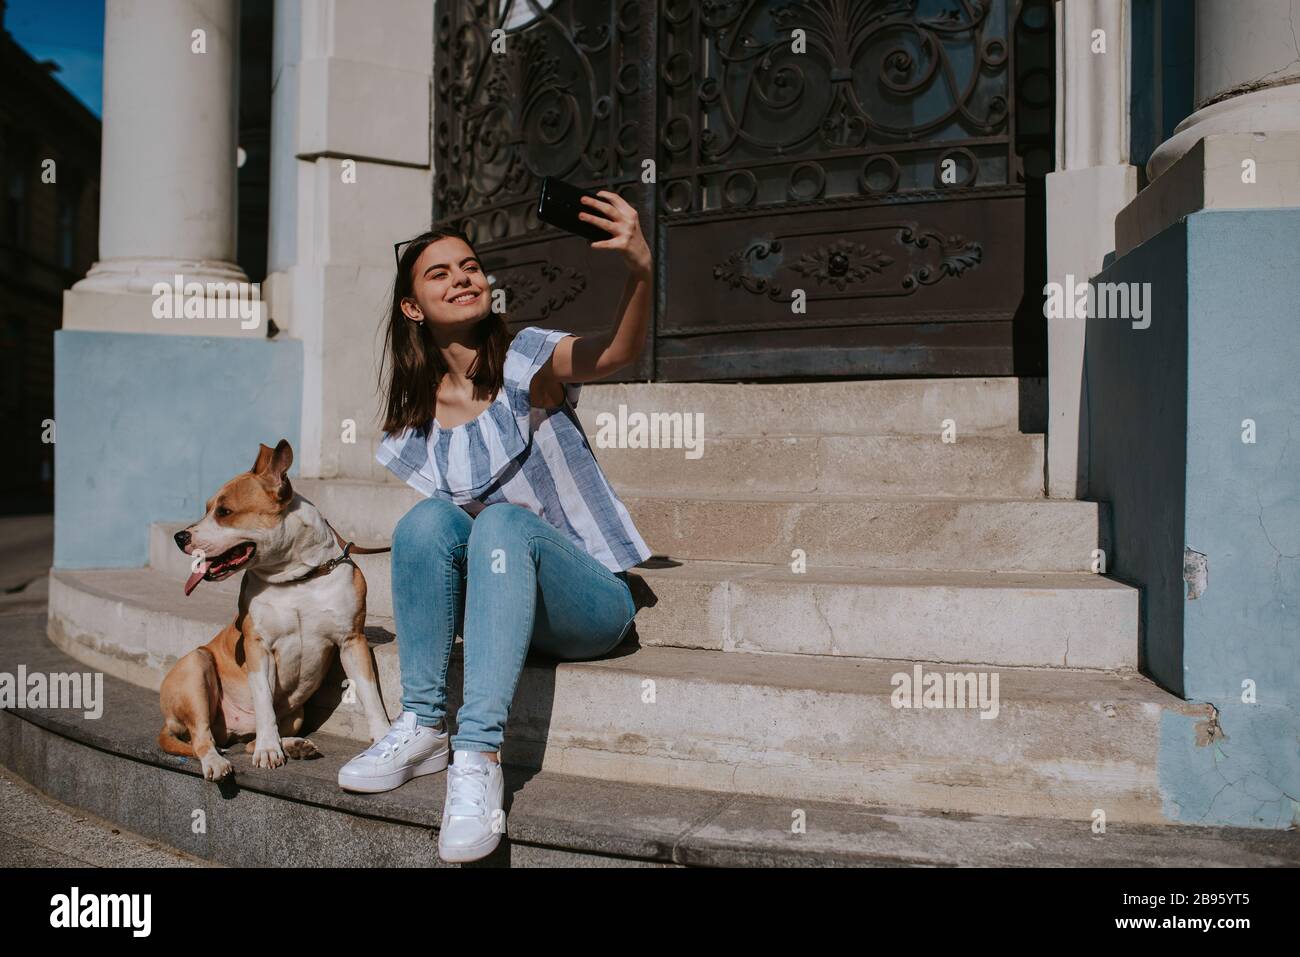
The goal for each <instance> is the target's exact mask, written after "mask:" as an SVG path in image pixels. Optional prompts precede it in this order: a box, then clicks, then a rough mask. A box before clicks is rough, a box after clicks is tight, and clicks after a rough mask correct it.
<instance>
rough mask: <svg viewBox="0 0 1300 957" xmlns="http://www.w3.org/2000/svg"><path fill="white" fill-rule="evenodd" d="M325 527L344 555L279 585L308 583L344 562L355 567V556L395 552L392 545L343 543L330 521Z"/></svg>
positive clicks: (341, 537) (326, 522)
mask: <svg viewBox="0 0 1300 957" xmlns="http://www.w3.org/2000/svg"><path fill="white" fill-rule="evenodd" d="M322 519H324V516H322ZM325 526H326V527H327V528H328V529H329V530H330V531H331V532H333V533H334V540H335V541H336V542H338V545H339V548H341V549H343V554H342V555H339V556H337V557H335V558H331V559H330V560H329V561H327V562H324V563H322V564H320V565H317V566H316V567H315V568H313V569H311V570H310V571H308V572H307V573H306V574H305V575H299V576H298V577H297V578H291V579H289V580H288V581H285V582H280V583H279V584H281V585H292V584H294V583H296V582H302V581H306V580H307V579H309V578H315V577H316V576H317V575H324V574H326V573H328V572H332V571H333V570H334V569H335V568H337V567H338V566H339V565H342V564H343V563H344V562H347V563H348V564H349V565H355V564H356V563H355V562H353V561H352V556H353V554H357V555H382V554H383V553H384V552H391V551H392V550H393V547H392V546H391V545H387V546H385V547H384V548H364V547H362V546H361V545H358V544H357V543H356V542H352V541H348V542H345V541H343V536H342V535H340V534H339V533H338V531H337V530H336V529H335V528H334V526H333V525H331V524H330V523H329V521H328V520H326V521H325Z"/></svg>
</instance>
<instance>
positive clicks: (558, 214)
mask: <svg viewBox="0 0 1300 957" xmlns="http://www.w3.org/2000/svg"><path fill="white" fill-rule="evenodd" d="M583 196H596V191H595V190H590V189H579V188H578V187H577V186H574V185H573V184H571V183H566V182H564V180H560V179H555V178H554V177H552V176H548V177H546V178H545V179H543V180H542V192H541V195H540V196H539V197H538V199H537V218H538V219H540V220H541V221H542V222H544V223H549V224H550V225H552V226H558V227H559V228H560V229H563V230H564V231H565V232H569V233H573V234H574V235H575V236H581V237H582V238H583V239H586V240H590V241H591V242H593V243H596V242H600V241H601V240H602V239H609V238H610V234H609V233H608V232H607V231H606V230H604V229H601V228H600V227H599V226H597V225H596V224H594V223H588V222H584V221H583V220H581V219H579V218H578V214H579V213H586V212H591V208H590V207H589V206H586V205H584V204H583V202H582V197H583Z"/></svg>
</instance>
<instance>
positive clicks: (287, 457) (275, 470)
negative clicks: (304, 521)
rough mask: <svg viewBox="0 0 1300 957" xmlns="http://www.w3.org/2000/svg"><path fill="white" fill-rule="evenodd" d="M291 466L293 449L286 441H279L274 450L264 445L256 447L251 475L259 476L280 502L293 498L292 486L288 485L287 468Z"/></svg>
mask: <svg viewBox="0 0 1300 957" xmlns="http://www.w3.org/2000/svg"><path fill="white" fill-rule="evenodd" d="M291 465H293V447H292V446H291V445H289V442H288V440H287V439H281V440H280V441H279V442H278V443H277V444H276V446H275V448H274V449H269V448H267V447H266V446H265V445H259V446H258V452H257V461H256V462H254V463H253V474H255V475H260V476H261V477H262V478H263V479H264V480H265V481H266V483H267V485H268V486H270V487H271V488H273V489H275V496H276V498H278V499H279V500H280V501H281V502H287V501H288V500H289V499H290V498H292V497H293V486H292V485H290V484H289V467H290V466H291Z"/></svg>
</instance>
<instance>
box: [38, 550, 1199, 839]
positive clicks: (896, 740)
mask: <svg viewBox="0 0 1300 957" xmlns="http://www.w3.org/2000/svg"><path fill="white" fill-rule="evenodd" d="M179 586H180V583H179V582H176V581H174V580H172V579H169V578H166V577H164V576H163V575H161V574H160V573H159V572H157V571H155V570H153V569H133V570H120V569H109V570H97V571H83V572H71V571H63V570H54V571H52V572H51V581H50V619H49V622H50V623H49V627H50V637H51V639H52V640H53V641H54V642H55V643H56V644H57V645H58V646H59V647H60V648H61V649H63V650H64V651H65V652H67V653H68V654H70V655H72V656H73V657H75V658H77V659H78V660H80V661H83V662H86V663H87V664H89V665H91V666H93V667H97V668H100V669H102V670H104V671H106V672H108V673H109V674H112V675H115V676H117V677H121V678H124V679H126V680H130V681H133V682H134V683H137V684H140V685H144V686H146V687H151V688H156V687H157V686H158V684H159V683H160V681H161V678H162V675H163V674H164V673H165V671H166V669H167V668H168V667H170V665H171V663H172V662H174V661H175V660H176V659H177V658H178V657H179V656H180V655H182V654H184V653H186V652H188V651H189V650H190V649H192V648H193V647H195V646H196V645H198V644H201V643H203V642H206V641H207V640H208V639H209V638H210V637H211V636H212V635H213V634H215V632H216V630H217V629H218V628H219V627H221V625H222V624H224V623H226V622H228V621H230V620H232V619H233V616H234V613H235V602H234V589H233V587H225V586H216V587H213V586H203V588H200V589H199V591H197V592H196V593H195V594H194V595H193V596H191V597H190V598H189V599H184V598H183V597H182V595H181V591H180V587H179ZM205 588H206V589H208V590H207V591H206V592H205V591H204V589H205ZM390 628H391V623H388V622H384V621H382V620H379V619H377V620H376V621H375V622H374V623H373V625H372V627H371V628H369V629H368V634H369V635H370V637H371V639H372V642H373V643H374V650H375V658H376V661H377V663H378V668H379V674H380V681H381V685H382V688H383V694H384V700H385V701H386V702H387V703H388V707H389V709H390V711H391V709H392V708H393V707H394V705H395V703H396V702H397V701H398V700H399V697H400V695H399V692H398V687H399V680H398V673H397V653H396V648H395V643H394V641H393V640H392V636H391V632H390V631H389V629H390ZM918 667H923V666H921V665H914V664H913V663H912V662H910V661H870V660H864V659H849V658H826V657H818V656H812V655H787V654H747V653H735V654H723V653H719V652H717V651H710V650H696V649H682V648H658V647H637V646H635V645H634V644H633V643H625V644H624V645H623V646H622V647H621V648H620V649H618V650H617V651H616V652H615V653H614V654H613V655H611V656H610V657H608V658H604V659H601V660H599V661H587V662H563V663H555V662H553V661H547V660H535V659H530V661H529V663H528V665H527V666H526V667H525V669H524V673H523V675H522V676H521V679H520V683H519V688H518V691H517V693H516V697H515V702H514V706H513V708H512V712H511V717H510V722H509V728H508V732H507V741H506V745H505V746H504V748H503V756H504V757H505V759H506V760H507V761H509V762H511V763H515V764H519V765H522V766H525V767H533V768H540V769H541V770H544V771H554V772H558V773H563V774H575V775H579V776H583V777H590V778H599V779H601V780H608V781H622V782H627V783H639V784H647V785H650V784H654V785H670V786H680V787H693V788H701V789H704V790H710V791H722V792H729V793H737V794H750V795H761V796H767V797H782V798H788V797H794V796H797V795H805V794H809V793H813V794H816V795H818V796H819V798H820V799H822V800H830V801H844V802H848V803H854V804H884V805H903V806H909V807H914V808H927V809H931V810H938V811H944V810H947V811H961V812H969V813H976V814H990V813H998V814H1010V815H1014V816H1028V817H1058V818H1067V819H1072V820H1074V821H1076V822H1080V824H1086V823H1087V822H1088V821H1089V819H1090V815H1091V814H1092V812H1093V811H1094V809H1096V808H1099V807H1100V808H1104V809H1105V810H1106V814H1107V818H1108V819H1110V820H1115V821H1134V822H1147V823H1162V822H1163V821H1164V818H1163V815H1162V812H1161V797H1160V791H1159V782H1158V779H1157V773H1156V761H1157V751H1158V742H1159V726H1160V722H1161V719H1162V715H1163V714H1164V713H1166V712H1169V711H1172V712H1177V713H1180V714H1192V715H1197V716H1202V715H1204V716H1206V717H1207V718H1208V715H1209V712H1208V710H1207V708H1206V706H1195V705H1190V704H1187V703H1185V702H1182V701H1180V700H1179V699H1177V698H1176V697H1174V696H1173V695H1170V694H1168V693H1167V692H1165V691H1163V690H1162V689H1160V688H1158V687H1157V686H1156V685H1154V684H1153V683H1152V682H1150V681H1148V680H1147V679H1145V678H1142V677H1140V676H1138V675H1136V674H1133V673H1116V674H1111V673H1100V672H1086V671H1064V670H1061V669H1016V668H1010V669H998V670H996V671H993V672H992V674H989V673H988V672H987V671H986V672H984V674H985V678H986V680H987V681H988V682H989V685H988V687H989V688H990V689H991V687H992V684H991V682H992V681H993V675H996V676H997V681H998V695H997V699H996V700H997V710H996V716H995V717H991V718H985V717H982V716H981V715H982V713H983V714H994V711H993V710H992V708H991V707H987V708H984V709H983V710H982V711H981V710H980V709H975V708H948V709H942V708H939V709H935V708H898V707H895V706H894V704H893V702H894V701H895V700H896V697H897V696H896V693H895V689H896V687H897V682H898V680H899V679H898V678H897V677H896V676H911V675H913V674H914V673H915V671H914V669H915V668H918ZM927 670H929V671H935V670H937V669H927ZM949 670H951V669H949ZM340 675H341V672H339V670H338V669H337V667H336V669H335V676H334V678H333V679H331V686H330V688H328V689H326V690H324V691H323V692H322V694H321V695H319V696H318V699H321V700H322V701H323V705H322V707H324V709H325V710H326V711H327V712H328V717H327V718H326V719H325V721H324V726H323V730H324V731H326V732H327V733H338V734H342V735H344V736H347V737H352V738H358V739H360V738H361V737H362V735H361V731H360V725H361V721H360V714H359V711H358V709H357V706H356V705H351V704H346V703H340V702H339V700H338V699H339V692H338V687H337V685H336V684H333V682H334V681H336V680H337V679H338V678H339V676H340ZM461 686H462V678H461V669H460V661H459V655H458V654H456V655H454V656H453V666H452V670H451V674H450V676H449V687H450V688H451V689H453V693H452V694H451V695H449V698H450V700H449V702H448V706H449V709H451V710H453V711H454V709H455V707H456V706H458V704H459V694H458V692H459V689H460V688H461Z"/></svg>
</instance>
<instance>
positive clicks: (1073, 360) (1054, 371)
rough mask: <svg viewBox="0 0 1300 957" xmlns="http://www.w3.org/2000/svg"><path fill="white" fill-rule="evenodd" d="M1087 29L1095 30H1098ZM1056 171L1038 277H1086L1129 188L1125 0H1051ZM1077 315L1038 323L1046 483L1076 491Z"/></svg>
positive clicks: (1101, 254) (1080, 440) (1079, 471)
mask: <svg viewBox="0 0 1300 957" xmlns="http://www.w3.org/2000/svg"><path fill="white" fill-rule="evenodd" d="M1097 31H1100V33H1098V32H1097ZM1056 71H1057V72H1056V172H1054V173H1049V174H1048V176H1047V279H1048V282H1056V283H1062V284H1065V283H1066V282H1067V281H1070V280H1069V279H1068V278H1067V277H1073V281H1074V282H1086V281H1087V280H1088V279H1089V278H1091V277H1092V276H1094V275H1096V274H1097V273H1098V272H1100V271H1101V268H1102V262H1103V260H1104V259H1105V257H1106V255H1107V254H1108V253H1110V252H1111V251H1112V250H1113V249H1114V248H1115V214H1116V213H1118V212H1119V210H1121V209H1122V208H1123V207H1124V206H1125V205H1126V204H1127V203H1128V202H1129V200H1131V199H1132V198H1133V195H1134V194H1135V193H1136V192H1137V168H1136V167H1134V166H1131V165H1130V164H1129V2H1128V0H1068V2H1065V0H1057V4H1056ZM1084 331H1085V324H1084V322H1083V321H1082V320H1079V319H1049V320H1048V323H1047V407H1048V419H1047V491H1048V495H1049V496H1051V497H1053V498H1077V497H1079V496H1080V495H1081V494H1083V493H1085V492H1086V479H1087V462H1086V458H1085V456H1084V455H1083V454H1082V452H1081V449H1083V448H1086V443H1087V423H1086V422H1083V421H1081V417H1080V404H1081V402H1080V398H1081V395H1082V387H1083V346H1084Z"/></svg>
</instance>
